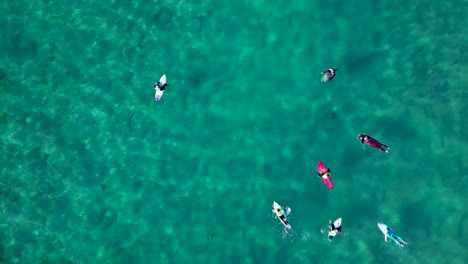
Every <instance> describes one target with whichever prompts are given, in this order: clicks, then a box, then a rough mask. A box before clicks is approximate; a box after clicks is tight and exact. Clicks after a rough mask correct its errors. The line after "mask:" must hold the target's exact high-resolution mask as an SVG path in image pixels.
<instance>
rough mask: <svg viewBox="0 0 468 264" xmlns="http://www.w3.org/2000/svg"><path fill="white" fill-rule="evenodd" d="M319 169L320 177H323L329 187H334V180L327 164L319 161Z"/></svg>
mask: <svg viewBox="0 0 468 264" xmlns="http://www.w3.org/2000/svg"><path fill="white" fill-rule="evenodd" d="M317 171H318V173H319V176H320V178H321V179H322V181H323V183H325V185H326V186H327V187H328V189H333V180H332V178H331V175H330V173H329V171H328V168H327V166H325V164H323V162H321V161H319V162H318V163H317Z"/></svg>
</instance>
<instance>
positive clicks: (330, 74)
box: [320, 68, 338, 82]
mask: <svg viewBox="0 0 468 264" xmlns="http://www.w3.org/2000/svg"><path fill="white" fill-rule="evenodd" d="M337 71H338V68H336V69H335V68H330V69H328V70H326V71H323V72H321V73H320V74H323V76H322V82H328V81H331V80H333V78H334V77H335V74H336V72H337Z"/></svg>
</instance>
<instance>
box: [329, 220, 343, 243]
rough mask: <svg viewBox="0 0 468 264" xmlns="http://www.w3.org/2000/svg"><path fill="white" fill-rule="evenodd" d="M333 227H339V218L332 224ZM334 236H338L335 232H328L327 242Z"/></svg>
mask: <svg viewBox="0 0 468 264" xmlns="http://www.w3.org/2000/svg"><path fill="white" fill-rule="evenodd" d="M333 225H334V226H335V228H336V229H337V228H339V227H340V226H341V218H338V219H336V220H335V222H333ZM336 235H338V233H337V232H336V231H334V230H333V231H329V232H328V239H329V240H332V239H333V238H334V237H335V236H336Z"/></svg>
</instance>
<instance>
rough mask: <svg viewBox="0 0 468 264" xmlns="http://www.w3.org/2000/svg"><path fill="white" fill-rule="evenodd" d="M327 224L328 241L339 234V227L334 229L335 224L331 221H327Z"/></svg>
mask: <svg viewBox="0 0 468 264" xmlns="http://www.w3.org/2000/svg"><path fill="white" fill-rule="evenodd" d="M328 224H329V226H328V230H329V231H330V232H329V234H328V239H329V240H332V239H333V238H334V237H335V236H336V235H338V234H339V233H341V225H340V226H338V227H336V226H335V224H334V223H332V221H331V220H329V222H328Z"/></svg>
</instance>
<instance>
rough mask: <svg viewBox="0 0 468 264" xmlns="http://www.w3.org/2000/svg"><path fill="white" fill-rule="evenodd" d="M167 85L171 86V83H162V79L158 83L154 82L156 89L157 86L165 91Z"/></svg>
mask: <svg viewBox="0 0 468 264" xmlns="http://www.w3.org/2000/svg"><path fill="white" fill-rule="evenodd" d="M166 86H169V84H167V83H165V84H162V83H161V82H160V81H158V82H157V83H155V84H154V89H156V87H157V88H158V89H159V90H161V91H164V89H166Z"/></svg>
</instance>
